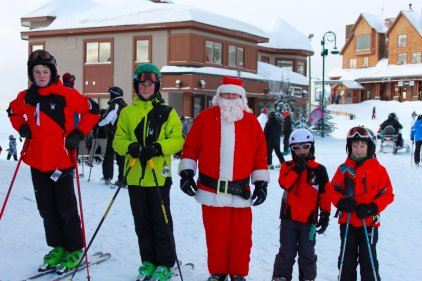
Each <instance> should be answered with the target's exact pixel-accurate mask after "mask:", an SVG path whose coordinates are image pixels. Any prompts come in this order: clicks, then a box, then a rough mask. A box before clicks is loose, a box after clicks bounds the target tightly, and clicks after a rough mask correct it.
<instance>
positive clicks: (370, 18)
mask: <svg viewBox="0 0 422 281" xmlns="http://www.w3.org/2000/svg"><path fill="white" fill-rule="evenodd" d="M362 17H364V18H365V20H366V22H367V23H368V24H369V26H370V27H371V28H374V29H375V30H376V31H377V32H378V33H386V32H387V28H386V27H385V20H384V19H383V18H382V17H381V16H379V15H372V14H364V13H362Z"/></svg>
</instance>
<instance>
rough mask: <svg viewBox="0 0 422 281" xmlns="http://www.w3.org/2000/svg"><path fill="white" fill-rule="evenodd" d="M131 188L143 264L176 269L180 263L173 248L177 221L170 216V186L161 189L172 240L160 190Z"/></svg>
mask: <svg viewBox="0 0 422 281" xmlns="http://www.w3.org/2000/svg"><path fill="white" fill-rule="evenodd" d="M128 188H129V198H130V206H131V208H132V215H133V220H134V221H135V231H136V235H137V236H138V244H139V252H140V254H141V259H142V261H143V262H145V261H149V262H151V263H152V264H154V265H155V266H159V265H161V266H167V267H173V266H174V264H175V262H176V259H175V256H174V253H173V249H172V246H171V243H172V242H171V241H172V240H173V245H174V239H173V220H172V217H171V212H170V186H160V187H159V188H160V193H161V197H162V198H163V204H164V207H165V210H166V215H167V219H168V224H169V226H170V230H171V233H172V234H171V236H172V237H171V238H170V237H169V232H168V230H167V225H166V221H165V220H164V214H163V209H162V208H161V201H160V198H159V196H158V192H157V188H156V187H142V186H136V185H129V187H128ZM170 239H172V240H170Z"/></svg>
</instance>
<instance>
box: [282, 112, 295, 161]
mask: <svg viewBox="0 0 422 281" xmlns="http://www.w3.org/2000/svg"><path fill="white" fill-rule="evenodd" d="M283 118H284V121H283V137H284V139H283V144H284V147H283V151H284V152H283V153H284V155H287V154H289V153H290V148H289V138H290V134H291V133H292V131H293V126H292V118H291V117H290V112H288V111H285V112H283Z"/></svg>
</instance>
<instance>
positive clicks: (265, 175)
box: [251, 170, 270, 184]
mask: <svg viewBox="0 0 422 281" xmlns="http://www.w3.org/2000/svg"><path fill="white" fill-rule="evenodd" d="M251 179H252V180H251V182H252V184H254V183H255V182H256V181H266V182H267V183H270V173H269V172H268V170H255V171H253V172H252V174H251Z"/></svg>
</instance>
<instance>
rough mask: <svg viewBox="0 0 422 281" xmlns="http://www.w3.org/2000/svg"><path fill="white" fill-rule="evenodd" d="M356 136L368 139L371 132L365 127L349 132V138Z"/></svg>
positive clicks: (355, 128) (354, 128) (352, 129)
mask: <svg viewBox="0 0 422 281" xmlns="http://www.w3.org/2000/svg"><path fill="white" fill-rule="evenodd" d="M356 135H358V136H359V137H368V136H370V133H369V131H368V130H367V129H366V128H364V127H353V128H351V129H350V130H349V132H348V133H347V137H348V138H353V137H355V136H356Z"/></svg>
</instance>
